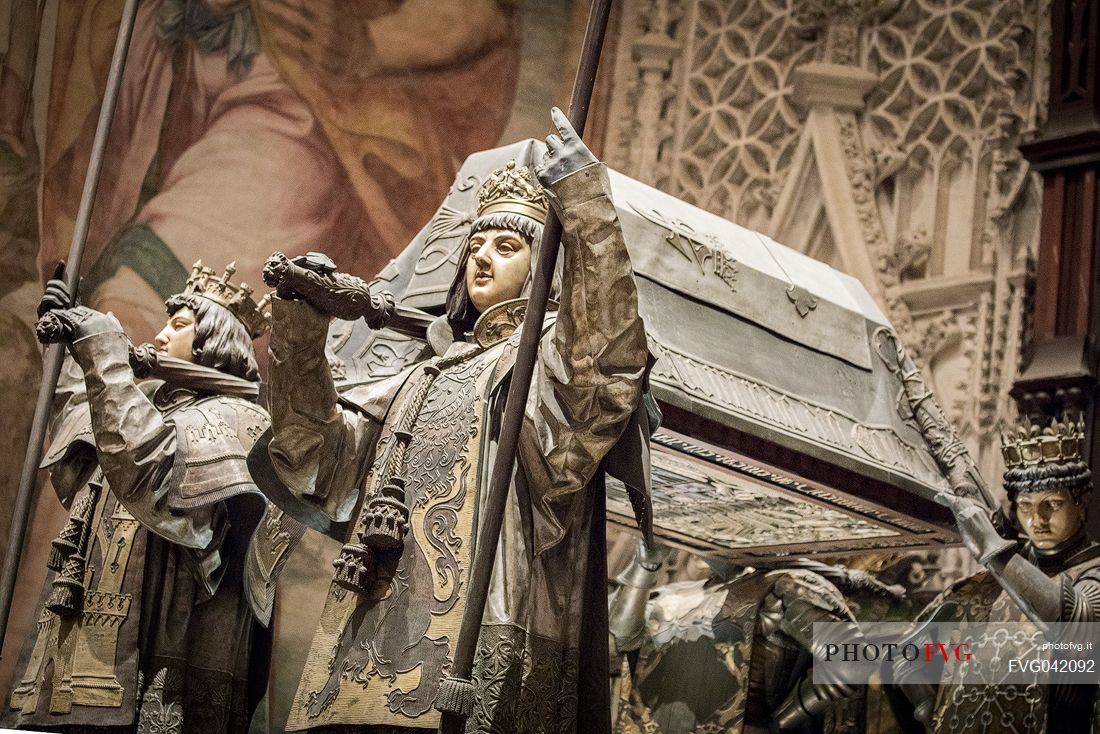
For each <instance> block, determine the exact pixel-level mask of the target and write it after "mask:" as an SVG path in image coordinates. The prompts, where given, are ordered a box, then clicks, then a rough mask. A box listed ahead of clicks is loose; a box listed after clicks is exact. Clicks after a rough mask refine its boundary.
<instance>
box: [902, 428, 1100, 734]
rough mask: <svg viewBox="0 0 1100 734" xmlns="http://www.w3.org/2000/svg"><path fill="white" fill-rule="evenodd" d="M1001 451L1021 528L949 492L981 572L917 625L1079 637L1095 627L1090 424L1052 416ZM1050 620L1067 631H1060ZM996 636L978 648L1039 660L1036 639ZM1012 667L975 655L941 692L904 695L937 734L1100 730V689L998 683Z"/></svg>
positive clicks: (1098, 551)
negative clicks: (967, 625)
mask: <svg viewBox="0 0 1100 734" xmlns="http://www.w3.org/2000/svg"><path fill="white" fill-rule="evenodd" d="M1003 444H1004V445H1003V448H1002V453H1003V455H1004V460H1005V473H1004V488H1005V492H1006V494H1007V495H1008V500H1009V513H1008V515H1007V517H1006V518H1005V522H1004V525H1005V526H1007V528H1008V529H1010V530H1012V531H1015V532H1012V533H1011V534H1010V538H1004V537H1002V535H1001V533H1000V532H998V530H997V528H996V526H994V524H993V521H992V519H991V517H990V514H989V512H988V510H986V509H984V508H982V507H980V506H979V505H977V504H976V503H975V502H974V501H973V500H970V499H966V498H962V497H957V496H953V495H947V494H944V495H942V500H941V501H943V502H944V504H947V505H949V506H950V507H951V509H952V511H953V512H954V513H955V518H956V521H957V523H958V527H959V532H960V534H961V535H962V538H963V541H964V543H965V544H966V546H967V548H968V549H969V550H970V551H971V553H972V554H973V555H974V557H975V558H976V559H977V561H978V562H979V563H980V564H982V565H983V566H984V567H985V568H984V569H983V570H982V571H980V572H978V573H976V574H974V575H973V576H970V577H968V578H965V579H962V580H961V581H958V582H956V583H955V584H952V585H951V586H950V587H948V588H947V589H946V590H945V591H944V592H943V593H942V594H941V595H940V596H939V597H937V598H936V599H935V600H934V601H933V602H932V603H931V604H929V605H928V607H927V608H926V609H925V610H924V611H923V612H922V613H921V615H920V616H919V617H918V620H920V621H924V620H933V621H939V622H974V623H994V624H996V623H1013V624H1017V623H1022V624H1025V625H1033V627H1034V629H1036V630H1038V631H1041V632H1043V634H1045V635H1046V638H1047V639H1058V635H1075V634H1076V632H1074V630H1084V629H1086V628H1087V627H1088V626H1092V623H1095V622H1098V621H1100V545H1098V544H1097V543H1095V542H1094V541H1092V540H1090V539H1089V537H1088V535H1087V533H1086V529H1085V520H1086V517H1087V510H1088V503H1089V498H1090V496H1091V495H1092V494H1093V491H1094V490H1093V482H1092V472H1091V471H1090V469H1089V467H1088V464H1086V463H1085V461H1084V458H1083V456H1084V454H1083V448H1084V446H1085V433H1084V424H1083V423H1075V422H1073V421H1069V420H1067V421H1065V422H1060V421H1057V420H1055V421H1052V422H1051V423H1050V425H1048V426H1046V427H1042V428H1040V426H1038V425H1034V424H1032V423H1030V421H1028V422H1025V423H1024V424H1023V425H1022V426H1020V428H1019V429H1018V430H1017V431H1016V432H1015V433H1014V434H1013V435H1010V436H1005V437H1004V438H1003ZM1017 534H1020V535H1022V536H1023V539H1024V540H1025V541H1026V542H1024V543H1023V545H1022V546H1020V545H1018V544H1017V542H1016V541H1015V539H1014V538H1013V537H1012V536H1015V535H1017ZM1049 625H1064V626H1063V627H1061V628H1060V629H1058V630H1054V628H1053V627H1050V626H1049ZM989 637H990V638H991V639H989V640H983V639H979V640H978V641H977V642H975V643H974V648H975V649H978V645H979V644H980V645H984V646H986V647H991V648H993V649H992V650H991V652H992V653H995V655H996V658H995V659H999V660H1002V661H1007V660H1009V659H1011V658H1028V657H1034V655H1035V651H1034V649H1031V648H1030V644H1031V643H1030V642H1029V641H1028V639H1027V638H1029V637H1030V636H1029V635H1023V636H1020V635H990V636H989ZM973 657H974V658H977V657H978V655H976V654H975V655H974V656H973ZM982 657H983V659H986V660H988V659H990V655H983V656H982ZM1006 668H1007V666H995V665H991V666H988V667H987V668H982V667H980V666H979V665H976V664H975V663H973V662H971V660H969V659H968V660H966V661H963V662H960V663H958V664H952V665H949V666H948V665H945V669H944V672H943V675H942V678H941V682H940V684H939V685H938V686H933V685H927V684H909V685H903V686H902V689H903V690H904V691H905V693H906V695H907V696H908V697H909V698H910V700H911V701H912V703H913V704H914V707H915V708H914V715H915V717H916V718H917V720H918V721H921V722H922V723H924V724H925V725H926V726H927V727H928V730H929V731H932V732H937V733H942V734H954V733H955V732H960V733H961V732H969V731H975V730H977V729H980V728H985V729H986V730H987V731H996V732H1005V733H1006V734H1025V733H1026V734H1041V733H1043V732H1061V731H1073V732H1089V731H1092V732H1098V731H1100V711H1098V710H1097V696H1096V686H1095V685H1083V684H1078V685H1073V684H1059V683H1058V682H1057V678H1056V677H1055V682H1053V683H1049V684H1048V683H1043V682H1040V681H1036V682H1035V683H1032V684H1029V685H1022V684H1020V683H1018V682H1009V683H1006V682H1004V681H1003V680H1001V678H1003V677H1004V676H1005V670H1006ZM1036 677H1037V676H1036ZM964 679H965V682H960V681H964ZM977 681H981V682H977Z"/></svg>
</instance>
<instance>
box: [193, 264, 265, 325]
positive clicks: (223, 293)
mask: <svg viewBox="0 0 1100 734" xmlns="http://www.w3.org/2000/svg"><path fill="white" fill-rule="evenodd" d="M235 272H237V263H236V262H231V263H229V265H228V266H226V268H225V272H224V273H222V276H221V277H220V278H219V277H218V276H217V273H215V272H214V269H213V268H208V267H205V266H204V265H203V264H202V260H199V261H198V262H196V263H195V265H194V266H193V267H192V268H191V275H189V276H188V277H187V285H186V286H185V287H184V289H183V292H184V293H185V294H187V295H192V296H201V297H202V298H206V299H207V300H210V301H213V302H214V303H216V304H218V305H219V306H224V307H225V308H227V309H229V313H231V314H233V315H234V316H235V317H236V318H237V321H240V322H241V323H242V324H244V328H245V329H247V330H248V334H249V336H251V337H252V338H253V339H255V338H256V337H258V336H260V335H261V334H263V333H264V332H265V331H267V329H268V327H270V326H271V315H270V314H269V313H266V312H265V311H264V309H265V308H266V307H267V304H268V303H270V302H271V295H270V294H268V295H266V296H264V297H263V298H261V299H260V302H259V303H256V302H255V301H253V300H252V289H251V288H249V287H248V286H247V285H245V284H244V283H241V284H240V285H234V284H233V283H230V282H229V279H230V278H231V277H232V276H233V273H235Z"/></svg>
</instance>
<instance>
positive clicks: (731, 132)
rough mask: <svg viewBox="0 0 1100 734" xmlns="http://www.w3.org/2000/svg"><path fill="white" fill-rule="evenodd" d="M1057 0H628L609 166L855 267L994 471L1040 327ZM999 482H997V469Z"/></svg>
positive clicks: (985, 469) (831, 260) (609, 133)
mask: <svg viewBox="0 0 1100 734" xmlns="http://www.w3.org/2000/svg"><path fill="white" fill-rule="evenodd" d="M1047 5H1048V0H889V1H888V2H870V1H868V0H736V1H732V2H731V1H729V0H627V1H626V2H625V3H624V6H623V10H624V12H623V13H622V17H621V20H620V24H621V25H620V29H619V42H618V46H617V50H616V57H615V59H614V70H613V91H612V95H611V100H612V101H611V112H610V115H609V125H608V130H607V137H606V140H605V141H604V144H605V150H606V151H607V158H608V160H609V163H610V164H611V165H613V166H615V167H617V168H619V169H620V170H623V171H626V172H627V173H628V174H629V175H632V176H634V177H636V178H639V179H642V180H644V181H646V182H648V183H651V184H653V185H655V186H657V187H658V188H661V189H663V190H665V191H667V192H669V193H671V194H673V195H675V196H677V197H680V198H683V199H685V200H688V201H690V202H692V203H694V204H696V205H698V206H701V207H703V208H705V209H708V210H709V211H712V212H714V213H715V214H718V215H720V216H723V217H726V218H728V219H731V220H733V221H735V222H737V223H739V224H742V225H744V226H747V227H750V228H752V229H756V230H759V231H762V232H764V233H766V234H769V235H771V236H773V237H775V238H776V239H777V240H779V241H780V242H783V243H784V244H787V245H789V246H792V247H795V248H797V249H800V250H802V251H803V252H806V253H807V254H809V255H811V256H813V257H816V258H818V259H821V260H825V261H826V262H828V263H829V264H831V265H833V266H835V267H838V268H840V269H842V270H846V271H847V272H849V273H851V274H852V275H855V276H856V277H858V278H860V279H861V280H862V281H863V282H864V285H866V286H867V287H868V289H869V290H870V291H871V292H872V293H873V294H874V295H875V296H876V298H877V299H878V300H879V302H880V305H882V306H883V310H884V312H885V313H886V314H887V315H888V316H889V317H890V319H891V321H892V322H893V323H894V325H895V327H896V328H897V330H898V332H899V333H900V334H901V336H902V337H903V339H904V340H905V341H906V343H907V345H908V346H909V348H910V349H911V350H912V351H913V352H914V353H915V354H916V355H917V356H918V358H919V361H920V363H921V364H922V366H923V368H924V369H925V372H926V376H927V377H928V378H929V380H930V383H931V384H932V385H933V386H934V389H935V390H936V392H937V394H938V396H939V398H940V401H941V402H942V403H943V404H944V406H945V408H946V409H947V410H948V412H949V414H950V415H951V417H952V419H953V420H954V421H955V423H956V426H957V427H958V429H959V430H960V433H961V435H962V436H963V437H964V440H965V441H967V443H968V444H969V445H970V448H971V450H972V451H974V452H975V453H976V455H977V456H978V458H979V462H980V464H981V467H982V470H983V473H984V474H985V475H986V476H988V477H991V478H998V477H999V475H1000V471H1001V466H1000V464H999V461H1000V459H999V458H998V452H997V451H996V438H995V437H996V430H995V429H996V427H997V424H998V423H999V422H1000V421H1002V420H1011V417H1012V416H1011V415H1010V411H1011V410H1012V408H1011V401H1010V399H1009V398H1008V396H1007V390H1008V387H1009V386H1010V385H1011V383H1012V380H1013V378H1014V376H1015V373H1016V370H1017V363H1018V359H1019V349H1020V340H1021V335H1022V332H1023V330H1024V329H1025V327H1026V323H1025V321H1026V319H1025V315H1026V311H1027V309H1026V304H1025V285H1026V283H1025V281H1026V277H1027V272H1028V263H1029V261H1030V258H1031V256H1032V253H1033V250H1034V246H1035V243H1036V241H1037V238H1038V222H1039V206H1040V196H1041V192H1040V190H1039V188H1038V181H1037V179H1036V177H1035V175H1034V174H1033V173H1031V172H1030V171H1029V170H1028V166H1027V164H1026V162H1025V161H1024V160H1023V159H1022V158H1021V157H1020V155H1019V153H1018V152H1017V145H1018V144H1019V143H1020V142H1021V141H1023V140H1026V139H1028V138H1029V137H1031V136H1034V135H1035V134H1036V131H1037V129H1038V128H1039V127H1040V126H1041V125H1042V124H1043V122H1044V116H1045V109H1044V107H1045V89H1046V76H1047V74H1048V68H1047V65H1048V55H1049V54H1048V53H1047V51H1048V48H1049V29H1048V28H1047V27H1046V21H1045V19H1046V17H1047V16H1048V12H1047ZM993 483H994V484H997V483H998V482H996V481H995V480H994V482H993Z"/></svg>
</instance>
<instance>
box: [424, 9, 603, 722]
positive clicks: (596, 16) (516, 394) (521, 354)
mask: <svg viewBox="0 0 1100 734" xmlns="http://www.w3.org/2000/svg"><path fill="white" fill-rule="evenodd" d="M610 12H611V0H593V3H592V8H591V10H590V11H589V15H588V27H587V29H586V30H585V34H584V46H583V48H582V49H581V60H580V65H579V66H578V67H577V76H576V78H575V79H574V81H573V96H572V98H571V99H570V102H569V122H570V124H571V125H572V126H573V129H574V130H576V131H577V135H581V136H583V135H584V126H585V122H586V121H587V120H588V106H589V103H590V102H591V101H592V87H593V85H594V84H595V82H596V71H597V69H598V68H599V63H600V50H601V49H602V48H603V39H604V33H605V31H606V30H607V17H608V15H609V14H610ZM561 232H562V228H561V220H560V219H558V217H557V216H556V214H555V213H554V212H553V210H551V212H550V214H549V216H548V217H547V221H546V224H545V226H544V227H543V230H542V240H541V241H540V243H539V253H538V262H537V263H536V265H535V277H534V278H533V281H532V283H531V293H530V297H529V298H528V301H527V315H526V317H525V318H524V321H523V326H522V331H521V333H520V341H519V348H518V350H517V352H516V362H515V366H514V367H513V368H512V380H511V384H510V385H509V386H508V397H507V400H506V402H505V408H504V417H503V420H502V421H501V429H500V440H499V442H498V443H497V453H496V458H495V460H494V462H493V474H492V478H491V480H490V484H489V493H488V496H487V497H486V502H485V507H484V508H483V509H482V511H481V523H480V525H481V527H480V530H479V532H478V539H477V546H476V547H475V549H474V562H473V567H472V569H471V571H470V582H469V585H468V586H467V587H466V594H467V596H466V608H465V609H464V610H463V612H462V626H461V628H460V629H459V633H458V642H457V644H456V645H455V654H454V662H453V663H452V664H451V677H452V678H458V679H463V680H469V679H470V675H471V673H472V672H473V667H474V651H475V650H476V649H477V641H478V634H479V632H480V630H481V618H482V616H483V615H484V614H485V601H486V597H487V596H488V591H489V581H490V579H491V577H492V573H493V559H494V558H495V557H496V552H497V545H498V543H499V541H500V528H501V525H502V523H503V521H504V508H505V504H506V503H507V501H508V486H509V484H510V482H511V479H512V470H513V469H514V468H515V464H516V445H517V443H518V441H519V431H520V426H521V425H522V424H523V411H524V407H525V406H526V405H527V393H528V391H529V390H530V389H531V373H532V371H533V370H534V366H535V360H536V358H537V357H538V347H539V338H540V336H541V335H542V322H543V318H544V316H545V315H546V301H547V299H548V298H549V295H550V284H551V281H552V280H553V277H554V265H555V263H556V262H557V259H558V247H559V246H560V245H561ZM605 637H606V635H605ZM599 644H604V645H606V644H607V643H606V640H603V641H599ZM465 719H466V717H465V716H463V715H461V714H456V713H452V712H444V713H443V716H442V718H441V719H440V723H439V731H440V732H441V734H460V733H461V732H462V731H463V729H464V727H465Z"/></svg>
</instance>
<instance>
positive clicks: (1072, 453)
mask: <svg viewBox="0 0 1100 734" xmlns="http://www.w3.org/2000/svg"><path fill="white" fill-rule="evenodd" d="M1084 445H1085V422H1084V420H1078V421H1077V422H1076V423H1074V422H1073V421H1071V420H1069V419H1068V418H1067V419H1065V420H1063V421H1062V422H1058V420H1053V421H1051V423H1050V425H1049V426H1047V427H1046V428H1043V429H1040V428H1039V426H1037V425H1035V424H1033V423H1032V422H1031V421H1029V420H1025V421H1024V422H1023V423H1022V424H1021V425H1020V426H1018V427H1017V428H1016V432H1015V435H1013V434H1011V433H1010V434H1008V435H1005V434H1003V433H1002V434H1001V454H1002V455H1003V456H1004V459H1005V467H1006V468H1008V469H1012V468H1014V467H1017V466H1036V465H1038V464H1055V463H1057V464H1061V463H1065V462H1069V461H1078V460H1080V458H1081V456H1082V449H1083V448H1084Z"/></svg>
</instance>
